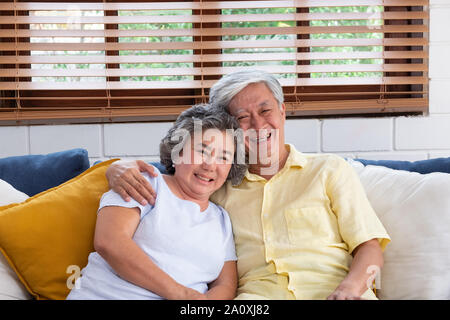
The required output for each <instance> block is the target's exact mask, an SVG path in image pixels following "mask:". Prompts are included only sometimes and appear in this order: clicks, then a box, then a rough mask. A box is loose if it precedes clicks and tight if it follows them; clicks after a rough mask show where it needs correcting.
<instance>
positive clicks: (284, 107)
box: [280, 103, 286, 120]
mask: <svg viewBox="0 0 450 320" xmlns="http://www.w3.org/2000/svg"><path fill="white" fill-rule="evenodd" d="M280 110H281V115H282V116H283V117H284V119H285V120H286V105H285V104H284V103H282V104H281V107H280Z"/></svg>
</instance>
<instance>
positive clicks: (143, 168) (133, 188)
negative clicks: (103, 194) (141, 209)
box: [106, 160, 157, 206]
mask: <svg viewBox="0 0 450 320" xmlns="http://www.w3.org/2000/svg"><path fill="white" fill-rule="evenodd" d="M141 172H147V173H148V174H149V175H150V176H151V177H156V176H157V173H156V172H155V169H154V167H153V166H152V165H150V164H148V163H146V162H145V161H142V160H135V161H127V160H120V161H116V162H114V163H112V164H111V165H110V166H109V168H108V169H107V170H106V178H107V179H108V183H109V187H110V188H111V189H112V190H114V191H115V192H117V193H118V194H119V195H120V196H121V197H122V198H123V199H124V200H125V201H127V202H128V201H131V198H133V199H134V200H136V201H137V202H139V203H140V204H142V205H143V206H145V205H147V203H150V204H151V205H154V204H155V199H156V192H155V190H154V189H153V187H152V186H151V185H150V183H149V182H148V181H147V179H145V177H144V176H143V175H142V173H141Z"/></svg>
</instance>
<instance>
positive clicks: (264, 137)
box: [250, 132, 272, 143]
mask: <svg viewBox="0 0 450 320" xmlns="http://www.w3.org/2000/svg"><path fill="white" fill-rule="evenodd" d="M271 136H272V132H269V133H268V134H267V135H265V136H263V137H258V138H250V141H251V142H256V143H263V142H266V141H267V140H269V139H270V137H271Z"/></svg>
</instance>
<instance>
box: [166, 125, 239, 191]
mask: <svg viewBox="0 0 450 320" xmlns="http://www.w3.org/2000/svg"><path fill="white" fill-rule="evenodd" d="M234 151H235V150H234V138H233V134H232V133H227V132H225V131H220V130H218V129H207V130H204V131H203V132H202V133H201V134H199V138H197V137H196V135H195V134H194V136H193V137H192V136H191V137H190V139H188V140H187V141H186V144H185V145H184V147H183V150H182V154H180V156H181V158H180V159H181V162H180V163H177V164H176V165H175V174H174V177H175V178H176V180H177V183H178V184H179V186H180V187H181V188H182V190H183V192H184V193H185V194H187V195H188V196H190V197H192V198H194V199H208V198H209V196H210V195H211V194H213V193H214V192H215V191H216V190H218V189H219V188H220V187H221V186H222V185H223V184H224V183H225V181H226V179H227V177H228V173H229V172H230V169H231V165H232V163H233V157H234Z"/></svg>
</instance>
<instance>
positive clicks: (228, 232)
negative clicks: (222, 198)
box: [219, 207, 237, 261]
mask: <svg viewBox="0 0 450 320" xmlns="http://www.w3.org/2000/svg"><path fill="white" fill-rule="evenodd" d="M219 208H220V209H221V210H222V215H223V219H224V228H225V232H224V234H225V243H224V245H225V260H224V261H236V260H237V256H236V248H235V246H234V236H233V229H232V227H231V220H230V217H229V216H228V212H227V211H226V210H225V209H224V208H222V207H219Z"/></svg>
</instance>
